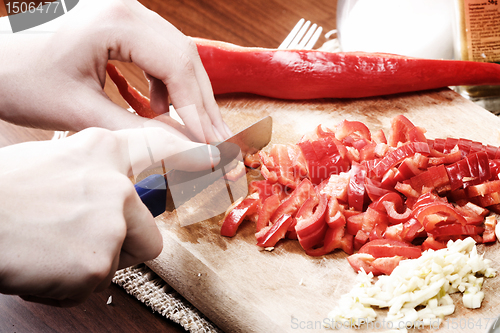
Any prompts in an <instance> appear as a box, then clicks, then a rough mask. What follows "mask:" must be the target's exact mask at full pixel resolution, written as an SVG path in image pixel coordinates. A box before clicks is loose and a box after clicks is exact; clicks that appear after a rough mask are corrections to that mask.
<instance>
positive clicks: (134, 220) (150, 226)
mask: <svg viewBox="0 0 500 333" xmlns="http://www.w3.org/2000/svg"><path fill="white" fill-rule="evenodd" d="M124 207H125V209H124V216H125V220H126V223H127V236H126V237H125V240H124V242H123V245H122V249H121V252H120V260H119V265H118V269H121V268H125V267H129V266H133V265H137V264H140V263H143V262H145V261H148V260H151V259H154V258H156V257H157V256H158V255H159V254H160V253H161V251H162V248H163V240H162V236H161V233H160V231H159V230H158V227H157V226H156V222H155V220H154V218H153V216H152V215H151V213H150V212H149V210H148V209H147V208H146V206H145V205H144V204H143V203H142V201H141V199H140V198H139V196H138V195H137V193H135V191H133V193H132V192H131V193H130V195H129V196H128V198H127V200H126V202H125V206H124Z"/></svg>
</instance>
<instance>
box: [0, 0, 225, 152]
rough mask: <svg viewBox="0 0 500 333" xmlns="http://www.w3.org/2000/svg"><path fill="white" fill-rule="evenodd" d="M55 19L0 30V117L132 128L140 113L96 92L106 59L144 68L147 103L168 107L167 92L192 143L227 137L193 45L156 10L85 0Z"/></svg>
mask: <svg viewBox="0 0 500 333" xmlns="http://www.w3.org/2000/svg"><path fill="white" fill-rule="evenodd" d="M57 20H60V22H61V23H60V24H59V25H60V26H59V28H58V29H56V31H55V33H43V34H40V33H37V34H30V33H16V34H0V44H1V45H2V48H1V50H0V64H1V66H0V118H3V119H5V120H7V121H10V122H13V123H16V124H20V125H28V126H33V127H41V128H46V129H54V130H74V131H78V130H81V129H84V128H87V127H93V126H95V127H103V128H108V129H112V130H115V129H122V128H134V127H139V126H140V125H141V124H142V123H143V122H144V121H145V119H144V118H141V117H137V116H136V115H132V114H130V113H129V112H127V111H126V110H124V109H122V108H121V107H119V106H117V105H116V104H114V103H112V102H111V101H110V100H109V98H108V97H107V96H106V95H105V93H104V91H103V87H104V83H105V78H106V64H107V62H108V60H109V59H111V60H119V61H127V62H134V63H135V64H136V65H137V66H138V67H140V68H141V69H142V70H144V72H145V73H146V76H147V78H148V79H149V80H150V97H151V107H152V109H153V110H154V111H155V112H157V113H158V114H163V113H164V112H166V111H168V107H169V101H168V97H169V96H170V99H171V101H172V104H173V105H174V107H175V108H176V110H177V111H178V113H179V115H180V117H181V118H182V119H183V122H184V123H185V124H186V127H187V128H188V129H189V130H190V132H191V134H192V136H194V138H196V140H197V141H200V142H216V141H221V140H223V139H225V138H227V137H228V136H230V130H229V129H228V127H227V126H226V125H225V123H224V121H223V120H222V117H221V115H220V112H219V108H218V106H217V103H216V102H215V99H214V96H213V93H212V88H211V84H210V81H209V78H208V76H207V74H206V72H205V70H204V68H203V65H202V63H201V60H200V58H199V56H198V52H197V49H196V45H195V44H194V42H193V41H192V40H191V39H190V38H188V37H186V36H185V35H183V34H182V33H181V32H180V31H179V30H177V29H176V28H175V27H173V26H172V25H171V24H170V23H168V22H167V21H165V20H164V19H163V18H161V17H160V16H159V15H157V14H156V13H154V12H152V11H150V10H148V9H146V8H145V7H144V6H142V5H141V4H140V3H139V2H137V1H135V0H108V1H100V0H87V1H80V2H79V3H78V4H77V6H76V7H75V8H73V9H72V10H71V11H70V12H68V13H67V14H65V15H63V16H62V17H60V18H58V19H56V21H57ZM164 128H165V129H168V130H169V131H171V132H172V133H176V134H178V135H180V136H182V135H181V133H179V132H177V131H176V130H174V129H173V128H170V127H169V126H168V125H165V126H164Z"/></svg>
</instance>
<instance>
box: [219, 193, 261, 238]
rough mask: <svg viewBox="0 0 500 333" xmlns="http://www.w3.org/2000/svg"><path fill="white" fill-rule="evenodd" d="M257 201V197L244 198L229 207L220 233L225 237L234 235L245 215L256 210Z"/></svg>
mask: <svg viewBox="0 0 500 333" xmlns="http://www.w3.org/2000/svg"><path fill="white" fill-rule="evenodd" d="M258 203H259V199H254V198H246V199H244V200H243V201H242V202H240V203H239V204H238V205H236V206H235V207H234V208H233V209H231V211H230V212H229V213H228V214H227V215H226V216H225V217H224V221H223V222H222V227H221V229H220V234H221V235H222V236H227V237H233V236H234V235H236V230H238V227H239V226H240V224H241V222H243V220H244V219H245V217H246V216H247V215H249V214H252V213H254V212H255V211H256V210H257V205H258Z"/></svg>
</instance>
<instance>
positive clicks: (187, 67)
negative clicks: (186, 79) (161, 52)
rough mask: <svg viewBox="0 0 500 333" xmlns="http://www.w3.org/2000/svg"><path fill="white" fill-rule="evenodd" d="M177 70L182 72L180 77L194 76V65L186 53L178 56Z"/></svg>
mask: <svg viewBox="0 0 500 333" xmlns="http://www.w3.org/2000/svg"><path fill="white" fill-rule="evenodd" d="M179 68H180V70H181V72H182V74H181V75H189V76H194V72H195V69H194V64H193V61H192V60H191V57H190V56H189V54H188V53H187V52H182V53H181V54H180V56H179Z"/></svg>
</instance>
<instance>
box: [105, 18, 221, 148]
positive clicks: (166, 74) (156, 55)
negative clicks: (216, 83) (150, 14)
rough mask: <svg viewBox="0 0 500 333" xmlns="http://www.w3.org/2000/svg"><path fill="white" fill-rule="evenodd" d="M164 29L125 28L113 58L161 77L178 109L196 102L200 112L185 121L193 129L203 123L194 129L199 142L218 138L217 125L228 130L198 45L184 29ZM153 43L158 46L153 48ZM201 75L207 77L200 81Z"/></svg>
mask: <svg viewBox="0 0 500 333" xmlns="http://www.w3.org/2000/svg"><path fill="white" fill-rule="evenodd" d="M142 11H144V9H142ZM168 25H169V24H168ZM160 28H162V27H155V25H154V24H151V22H148V23H147V24H146V23H144V22H143V23H142V24H141V29H134V30H128V31H123V32H122V33H121V34H119V35H117V37H116V38H117V39H116V41H115V42H114V43H112V44H115V45H118V46H119V47H118V46H117V47H115V49H113V48H112V49H111V50H110V56H111V58H112V59H118V60H127V61H133V62H134V63H135V64H137V65H138V66H139V67H140V68H142V69H143V70H144V71H145V72H146V73H148V74H150V75H152V76H154V77H156V78H158V79H159V80H161V81H162V82H163V83H164V84H165V85H166V87H167V89H168V92H169V95H170V98H171V100H172V104H173V105H174V107H175V108H176V109H178V108H182V107H185V106H189V105H194V106H195V107H196V110H197V112H198V117H197V119H187V118H183V121H184V123H185V124H186V126H187V127H188V128H190V129H191V127H192V126H191V123H192V122H193V121H194V122H201V124H202V129H203V131H202V132H199V133H195V132H193V134H194V135H196V137H197V139H198V140H199V141H202V142H215V141H218V138H217V136H216V134H215V132H214V130H213V126H217V128H218V130H219V132H220V133H224V134H226V129H225V126H224V123H223V121H222V118H221V116H220V111H219V109H218V106H217V104H216V102H215V99H214V97H213V92H212V89H211V85H210V81H209V80H208V77H207V76H206V72H205V71H204V68H203V66H202V64H201V60H200V59H199V57H197V51H196V46H195V45H194V44H193V43H192V42H191V41H190V40H189V39H188V38H186V37H185V36H184V35H182V34H181V33H180V32H178V31H177V33H174V34H169V31H168V30H164V29H163V30H161V33H159V32H158V31H159V30H160ZM171 29H172V28H170V30H171ZM165 36H168V38H167V37H165ZM178 39H182V40H183V41H184V42H181V41H178ZM151 45H155V47H154V48H151ZM179 45H183V46H182V47H180V46H179ZM146 50H147V52H146ZM193 55H194V56H193ZM200 76H201V77H203V78H204V79H200V80H199V79H198V77H200ZM212 118H213V119H212ZM224 137H226V135H224Z"/></svg>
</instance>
